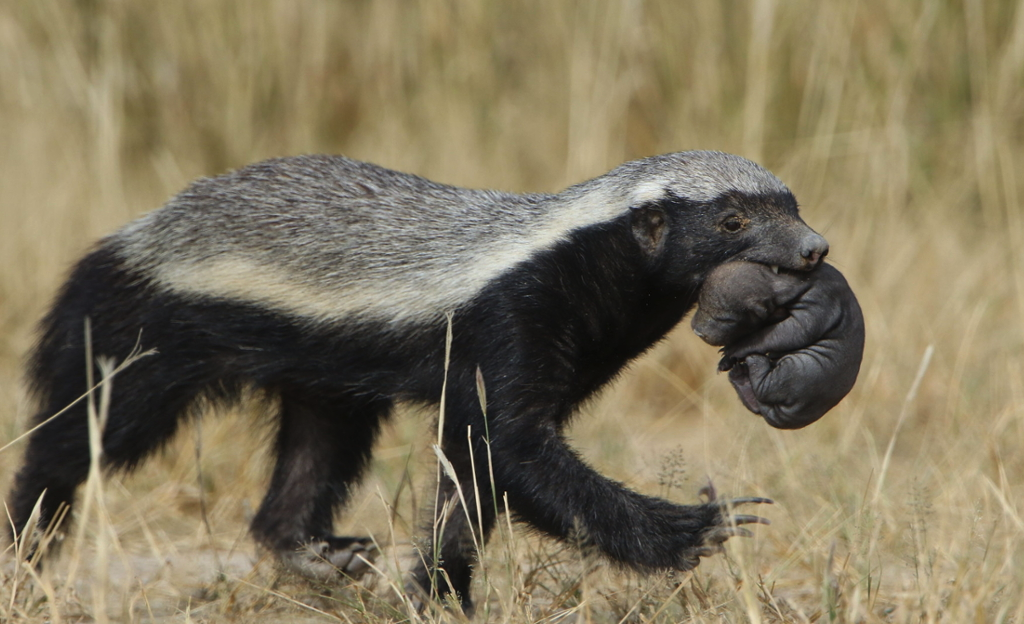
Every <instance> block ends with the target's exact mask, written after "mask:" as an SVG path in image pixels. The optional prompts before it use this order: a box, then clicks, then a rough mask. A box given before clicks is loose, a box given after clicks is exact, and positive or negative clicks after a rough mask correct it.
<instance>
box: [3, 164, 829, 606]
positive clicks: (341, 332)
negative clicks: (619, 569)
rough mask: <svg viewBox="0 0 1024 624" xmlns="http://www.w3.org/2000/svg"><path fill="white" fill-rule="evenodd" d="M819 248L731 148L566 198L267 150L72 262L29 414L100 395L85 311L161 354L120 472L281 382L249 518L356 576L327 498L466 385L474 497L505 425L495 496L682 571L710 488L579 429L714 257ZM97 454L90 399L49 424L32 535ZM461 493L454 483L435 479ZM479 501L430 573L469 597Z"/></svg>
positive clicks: (273, 539)
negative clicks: (638, 486) (647, 480)
mask: <svg viewBox="0 0 1024 624" xmlns="http://www.w3.org/2000/svg"><path fill="white" fill-rule="evenodd" d="M826 249H827V246H826V243H825V241H824V239H822V238H821V237H820V236H819V235H817V234H816V233H814V232H813V231H812V230H811V229H810V228H808V227H807V226H806V225H805V224H804V223H803V221H801V220H800V218H799V216H798V214H797V208H796V203H795V201H794V199H793V197H792V195H791V194H790V192H789V191H788V189H786V187H785V186H784V185H783V184H782V183H781V182H779V181H778V180H777V179H776V178H775V177H774V176H772V175H771V174H770V173H768V172H767V171H765V170H764V169H762V168H761V167H759V166H757V165H755V164H753V163H751V162H749V161H746V160H744V159H741V158H738V157H736V156H730V155H726V154H721V153H717V152H684V153H678V154H669V155H665V156H659V157H653V158H648V159H644V160H639V161H634V162H630V163H626V164H624V165H622V166H620V167H619V168H617V169H615V170H613V171H611V172H609V173H608V174H605V175H603V176H600V177H598V178H595V179H593V180H589V181H586V182H583V183H581V184H578V185H576V186H573V187H570V188H568V189H566V190H565V191H563V192H561V193H558V194H553V195H539V194H538V195H515V194H509V193H501V192H495V191H482V190H467V189H461V188H456V187H452V186H446V185H442V184H437V183H434V182H430V181H428V180H425V179H423V178H419V177H416V176H412V175H407V174H402V173H398V172H394V171H389V170H386V169H383V168H380V167H376V166H374V165H369V164H365V163H359V162H356V161H352V160H349V159H345V158H341V157H330V156H307V157H297V158H289V159H280V160H271V161H267V162H264V163H258V164H255V165H252V166H249V167H246V168H244V169H241V170H238V171H236V172H233V173H229V174H227V175H223V176H220V177H216V178H210V179H205V180H200V181H198V182H196V183H195V184H193V185H192V186H191V187H189V188H188V189H186V190H185V191H184V192H182V193H181V194H180V195H178V196H177V197H175V198H174V199H172V200H171V201H170V202H169V203H168V204H167V205H166V206H164V207H163V208H161V209H159V210H156V211H154V212H152V213H150V214H149V215H147V216H145V217H142V218H141V219H139V220H137V221H135V222H133V223H131V224H128V225H127V226H125V227H124V228H123V229H121V230H120V231H118V232H116V233H114V234H113V235H111V236H109V237H108V238H106V239H104V240H102V241H101V242H100V243H99V244H98V246H97V247H96V248H95V250H94V251H92V252H91V253H90V254H88V255H87V256H86V257H84V258H83V259H82V260H81V261H80V262H79V263H78V265H77V266H76V267H75V269H74V270H73V272H72V274H71V276H70V277H69V279H68V280H67V282H66V283H65V284H64V286H63V288H62V289H61V291H60V293H59V294H58V296H57V299H56V301H55V303H54V305H53V307H52V308H51V309H50V312H49V313H48V315H47V316H46V318H45V319H44V320H43V322H42V324H41V334H40V339H39V343H38V345H37V347H36V349H35V351H34V353H33V355H32V358H31V360H30V367H29V378H30V381H31V383H32V387H33V389H34V391H35V393H36V395H37V397H38V399H39V404H40V405H39V410H38V412H37V415H36V421H37V422H41V421H42V420H44V419H46V418H49V417H50V416H51V415H53V414H54V413H56V412H57V411H58V410H59V409H61V408H63V407H65V406H66V405H68V404H70V403H71V402H72V401H73V400H74V399H75V398H76V397H77V396H78V395H79V394H81V393H82V392H83V389H84V388H85V385H86V382H85V379H86V376H85V371H84V370H83V366H82V362H84V360H85V355H84V337H83V319H84V318H89V319H91V327H92V334H91V336H92V343H93V345H94V347H93V348H94V351H95V352H96V353H97V354H102V355H107V356H111V357H115V358H119V359H120V358H124V357H125V356H126V355H127V354H128V353H129V352H130V351H131V349H132V348H133V347H134V346H135V344H136V343H137V342H138V341H139V340H141V345H142V347H143V348H147V349H148V348H154V349H156V350H157V354H156V355H153V356H150V357H147V358H144V359H142V360H140V361H138V362H136V363H135V364H134V365H132V366H131V367H129V368H128V369H126V370H125V371H123V372H122V373H121V374H120V375H119V376H118V377H117V380H116V383H115V384H114V385H113V397H112V407H111V411H110V414H109V416H108V422H107V426H106V429H105V431H104V435H103V444H104V459H105V461H106V462H107V464H108V465H109V466H110V467H112V468H124V469H130V468H132V467H134V466H135V465H136V464H137V463H138V462H140V461H141V460H142V459H144V458H145V457H146V456H147V455H148V454H150V453H151V452H152V451H154V450H155V449H157V448H159V447H160V446H161V445H162V444H163V443H164V442H165V441H167V440H168V439H169V438H170V437H171V436H172V435H173V434H174V432H175V430H176V428H177V426H178V423H180V422H181V420H182V419H183V418H184V417H185V416H186V415H187V414H189V413H190V412H191V410H192V409H193V407H194V405H195V403H196V401H197V400H198V399H200V398H213V399H221V400H231V399H233V398H235V397H236V396H237V395H238V394H239V393H240V392H241V390H242V389H243V388H247V387H256V388H260V389H262V390H263V391H264V392H266V393H268V394H272V395H275V396H277V397H279V404H280V409H279V415H278V420H279V431H278V434H277V440H276V448H275V451H276V464H275V467H274V471H273V474H272V476H271V483H270V487H269V489H268V493H267V495H266V497H265V499H264V501H263V503H262V504H261V506H260V509H259V511H258V512H257V514H256V516H255V518H254V520H253V522H252V532H253V534H254V536H255V538H256V539H257V540H258V541H259V542H260V543H261V544H263V545H264V546H266V547H268V548H269V549H271V550H272V551H274V552H275V553H277V554H278V556H279V557H281V558H282V559H283V560H284V561H285V562H286V563H290V564H292V565H295V566H297V567H299V568H301V569H303V570H305V571H307V572H309V573H313V574H325V573H328V572H330V571H331V570H332V567H331V566H337V567H341V568H343V569H344V570H348V571H353V572H354V571H357V570H358V558H356V557H354V556H353V554H354V553H355V552H357V551H358V550H359V549H360V548H364V547H365V543H364V542H361V541H359V540H357V539H354V538H340V537H336V536H334V535H333V534H332V520H333V515H334V512H335V510H337V509H338V508H340V507H341V506H342V505H343V504H344V503H345V501H346V497H347V495H348V492H349V491H350V489H351V487H352V486H353V485H354V484H355V483H357V482H358V480H359V478H360V476H361V474H362V472H363V470H364V469H365V467H366V465H367V462H368V460H369V457H370V453H371V449H372V446H373V441H374V438H375V436H376V434H377V432H378V430H379V427H380V425H381V423H382V421H383V420H384V419H385V418H386V417H387V415H388V414H389V412H390V411H391V408H392V405H393V404H394V403H395V402H396V401H399V400H402V401H407V400H411V401H423V402H436V401H437V400H438V399H439V394H440V389H441V387H442V383H443V382H444V381H445V379H447V394H446V415H445V420H444V423H445V430H444V432H443V439H444V442H443V446H444V451H445V453H446V455H447V457H448V459H449V460H450V461H451V462H452V465H453V467H454V469H455V473H456V474H457V477H458V479H459V480H460V481H461V482H462V488H461V491H462V493H463V494H465V495H468V496H471V497H472V496H481V497H485V498H486V497H489V496H490V494H489V492H491V491H492V490H491V489H490V488H479V489H477V488H474V487H473V483H474V482H481V481H485V480H487V479H489V478H490V477H489V475H488V474H486V472H481V473H480V474H477V475H474V474H473V472H472V465H473V464H472V462H471V461H470V453H471V451H472V452H474V453H475V454H476V457H483V456H485V455H484V454H485V452H486V450H485V447H484V439H483V437H482V436H483V433H484V431H486V430H488V429H489V433H490V452H491V456H492V458H493V470H494V479H495V481H496V483H495V487H494V490H493V491H498V492H503V493H507V496H508V500H509V504H510V505H511V507H512V508H513V511H514V512H515V513H516V514H517V516H518V517H519V518H521V519H522V520H524V521H526V522H528V523H530V524H531V525H533V526H534V527H536V528H538V529H540V530H542V531H545V532H547V533H548V534H550V535H552V536H555V537H560V538H566V537H569V536H575V537H578V536H579V535H585V536H586V538H585V539H586V540H587V541H588V542H590V544H591V545H592V546H593V547H596V548H597V549H599V550H601V551H602V552H604V553H606V554H607V555H608V556H609V557H611V558H612V559H614V560H616V561H618V562H620V563H622V564H625V565H628V566H632V567H634V568H636V569H640V570H649V569H658V568H675V569H686V568H689V567H692V566H694V565H696V564H697V562H698V560H699V557H700V556H702V555H706V554H708V553H709V552H710V551H709V550H708V549H709V548H711V547H710V546H708V543H711V544H712V546H713V545H714V544H717V543H718V542H720V541H721V540H723V539H725V538H726V537H728V536H729V535H730V534H735V531H736V529H735V528H733V529H731V531H733V533H730V530H727V529H724V528H723V527H722V524H723V523H724V522H725V520H726V519H725V518H723V513H724V511H723V509H722V508H721V507H720V506H719V505H718V504H717V502H709V503H708V504H705V505H698V506H690V507H687V506H678V505H675V504H672V503H669V502H666V501H663V500H660V499H656V498H651V497H646V496H642V495H640V494H637V493H635V492H632V491H630V490H628V489H625V488H623V487H622V486H621V485H619V484H616V483H614V482H612V481H609V480H608V479H606V478H604V477H602V476H601V475H599V474H597V473H596V472H594V471H593V470H592V469H590V468H589V467H587V466H586V465H585V464H583V463H582V462H581V461H580V459H579V458H578V456H577V455H576V454H575V453H573V452H572V451H571V450H570V449H569V448H568V446H567V445H566V442H565V440H564V438H563V435H562V429H563V427H564V425H565V423H566V422H567V420H568V419H569V417H570V416H571V414H572V413H573V411H574V410H575V408H576V406H577V405H578V404H579V403H580V402H581V401H583V400H584V399H586V398H587V397H589V396H591V395H592V394H593V393H594V392H595V391H596V390H598V389H599V388H600V387H601V386H602V385H604V384H605V383H607V381H608V380H609V379H611V378H612V377H613V376H614V375H615V374H616V373H617V372H618V371H619V370H620V369H621V368H622V367H623V366H624V365H625V364H626V363H627V362H628V361H629V360H631V359H632V358H634V357H636V356H637V355H639V354H640V353H642V352H643V351H644V350H646V349H647V348H649V347H650V346H651V345H652V344H653V343H655V342H656V341H657V340H659V339H660V338H661V337H662V336H664V334H665V333H666V332H667V331H668V330H669V329H671V328H672V327H673V326H674V325H675V324H676V323H677V322H678V321H679V320H680V319H681V318H682V317H683V315H684V314H685V313H686V312H687V311H688V310H689V309H690V308H691V307H692V306H693V304H694V302H695V300H696V296H697V293H698V291H699V289H700V286H701V283H702V281H703V279H704V277H705V276H706V275H707V274H708V273H709V272H710V271H711V270H712V269H714V268H715V267H716V266H717V265H719V264H721V263H723V262H725V261H727V260H731V259H745V260H749V261H752V262H760V263H764V264H774V265H780V266H784V267H788V268H791V269H794V270H800V269H806V268H811V267H813V266H814V265H815V264H816V263H817V262H818V259H819V258H820V256H821V255H822V254H823V253H824V251H825V250H826ZM447 312H451V313H453V316H452V318H453V327H452V329H453V335H454V340H453V347H452V351H451V360H450V363H449V370H448V373H447V378H446V377H445V357H444V356H445V333H446V321H445V314H446V313H447ZM140 336H141V338H140ZM478 368H479V370H480V371H481V372H482V374H483V377H484V379H485V380H486V383H487V389H488V393H487V395H488V418H489V423H486V425H487V426H485V423H484V422H483V417H482V414H481V413H480V407H479V403H478V399H477V396H476V383H475V371H476V370H477V369H478ZM467 428H469V431H470V432H471V434H472V437H471V438H470V439H467ZM88 456H89V453H88V442H87V435H86V418H85V412H84V408H83V407H82V406H81V405H76V406H75V407H74V408H72V409H70V410H68V411H67V412H65V413H63V414H62V415H60V416H59V417H57V418H56V419H55V420H53V421H52V422H50V423H49V424H47V425H46V426H44V427H42V428H41V429H39V430H37V431H36V432H35V433H34V434H33V435H32V436H31V437H30V440H29V443H28V449H27V451H26V456H25V462H24V465H23V467H22V468H21V470H20V471H19V473H18V475H17V477H16V481H15V488H14V491H13V493H12V497H11V500H12V502H13V505H12V514H13V518H14V526H15V527H16V530H18V531H24V530H27V529H30V528H31V527H27V526H26V524H27V522H28V518H29V515H30V514H31V512H32V509H33V506H34V505H35V504H36V501H37V500H38V499H39V498H40V497H42V504H41V517H40V520H39V522H40V526H42V527H45V526H46V525H47V523H49V522H50V521H51V520H52V519H53V518H54V517H55V515H56V514H57V512H58V510H59V509H60V508H61V507H62V506H70V505H71V504H72V502H73V499H74V492H75V489H76V487H77V486H78V485H79V484H80V483H81V481H82V480H83V479H84V477H85V476H86V473H87V468H88ZM476 465H477V470H481V467H482V465H483V462H477V464H476ZM484 470H486V469H484ZM44 492H45V495H44ZM455 495H456V488H455V485H454V483H453V482H450V481H447V480H446V481H445V483H443V484H442V488H441V489H440V496H441V497H442V498H446V499H451V498H453V497H454V496H455ZM468 502H469V505H468V508H469V509H470V510H475V509H479V510H481V511H480V512H479V513H482V514H483V517H482V518H476V517H473V518H466V517H465V516H464V515H463V514H453V515H452V516H451V517H450V518H449V519H448V522H447V523H446V524H445V525H444V526H445V530H444V534H443V535H440V536H438V539H439V540H440V543H439V544H438V545H437V547H436V548H434V547H430V546H428V547H425V548H424V549H423V564H422V565H421V566H420V567H419V568H418V569H417V570H416V571H414V573H413V577H414V578H413V580H414V581H415V585H417V586H419V587H420V588H424V589H428V590H429V589H430V588H432V587H433V589H434V590H436V591H437V592H438V593H440V594H445V593H448V592H452V591H454V592H456V593H457V594H458V595H459V597H460V598H461V599H462V600H463V602H464V604H466V605H468V604H469V583H470V578H471V572H472V567H473V565H474V561H475V559H474V558H475V553H474V552H473V551H472V548H471V546H470V545H471V544H472V540H471V539H470V537H469V531H470V530H471V529H470V527H471V526H474V527H475V526H483V527H484V530H485V532H486V531H488V530H489V529H490V528H491V527H492V526H493V524H494V520H495V518H494V516H493V513H494V509H495V505H494V504H493V501H491V500H489V499H488V500H482V501H480V503H481V504H479V505H477V504H474V503H475V501H468ZM442 503H443V501H442ZM442 506H443V505H439V508H441V507H442ZM472 513H474V514H475V513H477V512H472ZM743 518H747V519H749V518H750V517H743ZM470 522H472V524H470ZM441 568H443V572H444V574H440V575H438V574H436V572H437V571H438V570H439V569H441Z"/></svg>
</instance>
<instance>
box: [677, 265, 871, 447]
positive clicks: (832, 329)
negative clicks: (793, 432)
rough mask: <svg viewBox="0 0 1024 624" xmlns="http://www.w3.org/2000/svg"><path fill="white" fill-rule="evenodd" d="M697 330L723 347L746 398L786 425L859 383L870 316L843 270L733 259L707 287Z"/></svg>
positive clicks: (807, 419) (817, 414) (811, 416)
mask: <svg viewBox="0 0 1024 624" xmlns="http://www.w3.org/2000/svg"><path fill="white" fill-rule="evenodd" d="M698 305H699V306H700V307H699V309H698V311H697V313H696V314H695V315H694V317H693V320H692V326H693V329H694V332H695V333H696V334H697V335H698V336H701V337H702V338H703V339H704V340H705V341H706V342H708V343H709V344H713V345H717V346H723V345H724V348H723V349H722V354H723V357H722V360H721V362H720V363H719V370H722V371H726V370H727V371H729V381H730V382H732V385H733V387H734V388H735V389H736V392H737V394H738V395H739V397H740V400H741V401H742V402H743V405H744V406H746V407H747V409H749V410H750V411H752V412H754V413H755V414H760V415H761V416H762V417H764V419H765V421H766V422H767V423H768V424H770V425H772V426H773V427H776V428H779V429H798V428H800V427H805V426H807V425H809V424H811V423H813V422H815V421H816V420H818V419H819V418H821V417H822V416H823V415H824V414H825V413H826V412H828V411H829V410H830V409H832V408H833V407H835V406H836V405H837V404H838V403H839V401H841V400H842V399H843V397H845V396H846V395H847V394H848V393H849V392H850V389H852V388H853V385H854V383H855V382H856V381H857V374H858V373H859V372H860V363H861V358H862V356H863V352H864V317H863V315H862V313H861V310H860V305H859V304H858V303H857V298H856V297H855V296H854V294H853V291H852V290H850V286H849V284H847V282H846V279H845V278H844V277H843V275H842V274H841V273H840V272H839V271H838V270H836V269H835V268H834V267H832V266H830V265H827V264H822V265H821V266H820V267H819V268H818V269H817V270H815V271H811V272H789V271H785V270H783V271H781V272H779V273H778V274H776V273H774V272H773V271H772V270H771V269H770V268H769V267H767V266H765V265H763V264H757V263H753V262H730V263H727V264H724V265H721V266H720V267H718V268H717V269H716V270H714V271H712V272H711V274H710V275H709V276H708V279H707V281H706V282H705V283H704V286H703V288H702V290H701V294H700V301H699V304H698Z"/></svg>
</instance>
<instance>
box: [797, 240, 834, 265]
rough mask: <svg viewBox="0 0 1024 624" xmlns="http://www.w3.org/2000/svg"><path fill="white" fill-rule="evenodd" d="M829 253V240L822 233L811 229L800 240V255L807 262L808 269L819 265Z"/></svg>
mask: <svg viewBox="0 0 1024 624" xmlns="http://www.w3.org/2000/svg"><path fill="white" fill-rule="evenodd" d="M827 255H828V241H827V240H825V237H824V236H822V235H821V234H818V233H817V232H814V231H811V232H810V233H808V234H807V235H806V236H804V237H803V240H801V241H800V257H801V258H803V259H804V261H805V262H806V263H807V268H808V269H813V268H815V267H817V266H818V265H819V264H821V261H822V259H823V258H824V257H825V256H827Z"/></svg>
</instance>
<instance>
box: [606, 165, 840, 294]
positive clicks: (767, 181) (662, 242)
mask: <svg viewBox="0 0 1024 624" xmlns="http://www.w3.org/2000/svg"><path fill="white" fill-rule="evenodd" d="M609 175H618V176H621V177H622V179H625V180H629V181H630V182H631V183H632V188H631V190H630V193H629V197H630V206H631V208H632V213H633V217H632V220H633V229H634V233H635V234H636V236H637V238H638V241H639V242H640V245H641V247H642V248H643V249H645V250H646V251H647V252H648V253H649V255H650V256H651V257H652V258H653V259H659V258H661V257H662V256H664V260H663V261H664V262H666V263H667V266H665V271H666V275H667V276H668V279H669V280H670V281H671V282H673V283H682V282H684V281H689V280H696V281H702V280H703V278H704V277H705V276H706V275H707V273H708V272H709V271H710V270H711V269H712V268H714V267H715V266H717V265H718V264H720V263H722V262H724V261H726V260H748V261H751V262H758V263H761V264H765V265H768V266H776V267H784V268H788V269H792V270H801V271H802V270H813V269H814V268H816V267H817V266H818V264H819V263H820V262H821V259H822V258H823V257H824V256H825V255H826V254H827V253H828V243H827V242H826V240H825V239H824V238H823V237H822V236H821V235H820V234H818V233H817V232H815V231H814V230H812V229H811V228H810V227H808V226H807V224H806V223H804V222H803V220H802V219H801V218H800V216H799V212H798V210H797V203H796V199H795V198H794V197H793V194H792V192H791V191H790V190H789V189H788V188H787V187H786V186H785V185H784V184H783V183H782V182H781V181H780V180H779V179H778V178H776V177H775V176H774V175H772V174H771V173H769V172H768V171H767V170H765V169H764V168H763V167H761V166H759V165H757V164H755V163H753V162H750V161H749V160H746V159H743V158H740V157H738V156H733V155H730V154H724V153H720V152H683V153H678V154H668V155H665V156H657V157H654V158H648V159H644V160H641V161H634V162H631V163H626V164H625V165H623V166H622V167H620V168H619V169H616V170H615V171H613V172H611V174H609ZM666 252H667V253H666Z"/></svg>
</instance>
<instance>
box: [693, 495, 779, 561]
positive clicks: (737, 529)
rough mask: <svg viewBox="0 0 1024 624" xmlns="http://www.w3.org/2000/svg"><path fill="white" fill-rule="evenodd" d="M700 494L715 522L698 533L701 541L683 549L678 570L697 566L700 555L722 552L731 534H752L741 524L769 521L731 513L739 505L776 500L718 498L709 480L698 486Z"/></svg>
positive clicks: (749, 497)
mask: <svg viewBox="0 0 1024 624" xmlns="http://www.w3.org/2000/svg"><path fill="white" fill-rule="evenodd" d="M700 494H701V495H702V496H704V497H706V498H707V502H706V503H704V507H705V508H711V509H713V510H714V511H715V512H716V513H715V515H714V518H715V522H713V523H711V524H709V525H708V526H707V527H706V528H705V529H704V530H703V531H701V532H700V539H701V543H700V544H698V545H697V546H694V547H692V548H687V549H686V550H684V551H683V552H682V555H681V559H680V564H679V569H681V570H692V569H693V568H695V567H697V565H698V564H700V558H701V557H710V556H712V555H717V554H719V553H723V552H725V546H723V544H724V543H725V541H726V540H727V539H729V538H730V537H737V536H739V537H752V536H753V533H751V532H750V531H749V530H748V529H745V528H743V527H742V526H740V525H743V524H771V522H770V521H769V520H768V519H767V518H762V517H760V516H754V515H749V514H734V513H733V509H734V508H736V507H738V506H739V505H746V504H756V505H761V504H766V505H771V504H773V503H774V502H775V501H773V500H772V499H770V498H763V497H760V496H744V497H740V498H733V499H728V500H724V499H719V498H718V494H717V492H716V491H715V486H713V485H712V484H711V483H708V484H707V485H706V486H705V487H703V488H701V490H700Z"/></svg>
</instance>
